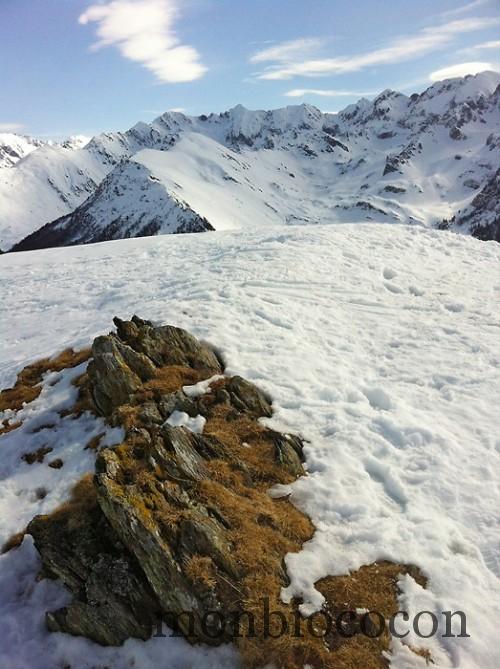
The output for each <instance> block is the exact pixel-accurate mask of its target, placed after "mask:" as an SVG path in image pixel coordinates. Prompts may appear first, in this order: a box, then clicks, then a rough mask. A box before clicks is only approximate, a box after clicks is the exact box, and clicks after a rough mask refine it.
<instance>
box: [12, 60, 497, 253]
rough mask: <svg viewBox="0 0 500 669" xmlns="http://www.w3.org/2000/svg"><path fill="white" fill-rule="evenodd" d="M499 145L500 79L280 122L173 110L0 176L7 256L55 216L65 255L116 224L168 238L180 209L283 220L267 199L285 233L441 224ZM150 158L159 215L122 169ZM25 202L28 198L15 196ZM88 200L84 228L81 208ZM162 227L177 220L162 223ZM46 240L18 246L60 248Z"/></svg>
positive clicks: (309, 112) (278, 113)
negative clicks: (372, 224)
mask: <svg viewBox="0 0 500 669" xmlns="http://www.w3.org/2000/svg"><path fill="white" fill-rule="evenodd" d="M194 135H197V136H198V138H197V139H194V138H193V137H194ZM200 136H201V137H200ZM499 142H500V75H499V74H496V73H493V72H484V73H482V74H478V75H475V76H468V77H465V78H462V79H451V80H447V81H444V82H439V83H436V84H433V85H432V86H431V87H430V88H428V89H427V90H426V91H424V92H423V93H422V94H421V95H418V94H415V95H412V96H410V97H407V96H405V95H402V94H400V93H396V92H394V91H389V90H387V91H384V92H383V93H381V94H380V95H379V96H377V97H376V98H375V99H374V100H372V101H369V100H366V99H362V100H360V101H359V102H358V103H356V104H355V105H350V106H349V107H347V109H345V110H344V111H342V112H340V113H339V114H323V113H321V112H320V111H319V110H318V109H316V108H315V107H312V106H311V105H300V106H292V107H286V108H284V109H277V110H274V111H249V110H247V109H245V108H243V107H242V106H241V105H239V106H237V107H235V108H233V109H231V110H229V111H227V112H224V113H223V114H211V115H210V116H204V115H202V116H199V117H188V116H184V115H183V114H180V113H175V112H174V113H166V114H163V115H162V116H160V117H159V118H158V119H156V120H155V121H154V122H153V123H151V124H149V125H147V124H145V123H138V124H137V125H136V126H134V127H133V128H132V129H131V130H129V131H127V132H125V133H111V134H104V135H100V136H98V137H95V138H94V139H92V140H91V141H90V142H89V143H88V144H87V145H86V146H85V147H84V148H82V149H80V150H76V151H72V152H70V153H69V154H67V153H65V151H64V149H62V148H58V149H57V150H56V153H55V154H54V153H46V152H45V153H44V152H43V151H45V150H43V151H38V152H36V153H35V154H33V155H32V156H29V157H28V158H27V159H26V160H24V161H22V163H21V164H19V165H18V167H17V168H16V169H15V170H9V171H8V174H7V178H3V183H2V174H0V248H4V250H5V249H6V248H10V247H11V246H12V245H13V244H14V243H16V242H18V241H19V240H21V239H22V238H23V237H25V236H26V235H28V234H29V233H31V232H33V231H34V230H37V229H38V228H40V227H41V226H42V225H44V224H46V223H47V222H50V221H53V220H55V219H61V217H65V218H64V219H63V220H57V222H56V224H55V229H57V239H58V243H59V244H71V243H78V242H86V241H95V240H98V239H103V238H104V237H103V236H102V235H101V232H102V230H103V229H106V228H109V227H110V226H111V229H112V231H113V233H112V235H111V237H124V236H127V235H137V234H145V232H144V230H145V229H146V230H147V229H149V230H151V231H152V232H151V233H150V234H157V233H162V232H173V231H175V230H176V226H175V221H176V220H177V218H178V217H179V216H181V214H180V213H179V212H178V211H177V208H178V206H181V208H183V209H186V208H188V209H190V210H192V211H193V215H198V216H201V217H207V218H208V220H209V222H210V224H211V225H212V227H214V228H215V229H219V228H220V227H227V223H226V221H227V220H229V219H231V221H232V223H231V225H232V226H236V225H238V226H243V227H247V226H252V225H264V224H266V221H267V220H268V219H269V216H271V218H274V217H275V216H274V215H273V214H269V212H268V211H267V208H268V207H269V206H271V207H273V206H274V204H273V202H277V203H278V204H279V206H278V207H276V208H277V212H276V217H278V218H279V219H280V221H281V222H285V223H308V222H315V223H316V222H335V221H341V222H349V221H356V220H359V219H363V220H373V221H380V222H382V221H383V222H413V223H417V224H420V225H435V224H437V223H439V222H440V221H442V220H443V219H449V218H451V217H452V216H453V215H455V214H456V213H457V211H458V210H460V209H464V208H465V207H466V206H467V205H468V204H469V203H470V202H471V200H472V199H473V198H474V196H475V195H476V194H477V193H478V192H479V190H480V189H481V188H482V187H483V186H484V184H485V183H486V182H487V180H488V179H489V178H490V177H491V176H492V175H493V174H494V173H495V172H496V170H497V169H498V167H499V166H500V152H499V151H498V146H499ZM145 149H149V150H151V151H154V152H155V157H154V158H153V157H152V156H153V154H150V155H149V158H148V160H150V161H152V164H151V165H149V166H148V165H145V166H146V167H147V169H149V170H150V171H151V170H152V175H153V176H154V177H155V178H156V179H159V182H155V183H160V184H161V185H162V188H164V190H165V194H164V196H163V197H162V198H160V201H161V202H160V208H158V207H157V205H158V204H159V202H158V200H157V198H156V197H152V198H151V200H150V202H149V204H148V203H147V202H146V201H145V199H144V198H143V197H142V196H143V195H144V185H145V182H144V181H143V180H141V179H131V178H130V179H129V176H130V175H131V174H133V173H134V171H133V169H130V170H129V169H124V168H123V165H122V164H121V163H123V162H125V163H127V162H139V163H141V161H142V160H143V158H144V156H145V155H146V154H144V153H143V151H144V150H145ZM172 151H175V156H176V159H175V160H174V159H173V158H172V157H171V156H170V155H169V154H171V153H172ZM184 152H185V155H184ZM136 154H139V157H137V156H136ZM235 154H237V155H235ZM141 156H142V157H141ZM235 160H236V161H237V164H239V165H240V167H241V165H243V164H248V165H249V166H250V167H248V169H247V168H244V169H245V177H244V178H238V176H236V177H234V178H235V179H236V181H237V182H239V184H240V186H241V187H236V185H235V186H234V188H232V189H229V188H228V183H229V182H228V180H227V179H224V178H223V176H222V175H223V174H227V175H231V174H232V173H233V172H234V167H236V164H235V163H234V161H235ZM42 162H43V166H42V165H41V163H42ZM242 169H243V168H242ZM237 171H238V173H239V174H240V177H241V175H242V174H243V172H241V170H240V168H238V169H237ZM18 172H19V174H17V173H18ZM110 172H113V174H112V176H111V177H110V178H109V179H108V180H107V181H106V183H105V184H101V181H102V180H103V179H104V177H105V176H107V175H108V174H109V173H110ZM200 179H201V180H206V183H207V188H208V191H207V190H206V188H205V185H203V186H202V187H201V188H200V193H198V190H197V189H196V188H194V189H193V188H187V189H185V190H184V191H183V193H182V194H179V189H177V188H176V187H175V184H176V183H177V184H181V183H183V182H186V183H194V182H195V181H198V182H199V181H200ZM153 181H154V179H153ZM232 183H234V182H232ZM99 184H101V186H102V188H99V190H98V191H97V187H98V185H99ZM116 186H117V191H118V193H119V195H116V196H115V190H114V189H115V187H116ZM103 188H104V189H105V190H106V193H103ZM18 191H19V192H20V193H21V195H22V197H18V198H16V197H15V196H14V195H13V194H14V193H15V192H18ZM205 192H206V193H209V197H210V198H211V199H212V200H213V202H212V205H211V206H209V208H208V209H207V208H206V207H205V208H203V207H202V209H203V210H199V209H198V204H199V201H200V197H198V195H200V196H201V193H205ZM124 193H126V194H127V195H126V199H127V200H128V201H129V202H136V201H137V202H138V206H137V208H136V209H134V211H132V212H131V216H132V218H133V223H132V225H131V224H129V222H127V220H126V219H124V217H123V215H122V213H120V212H121V211H122V204H120V203H119V202H118V198H122V203H123V202H124V201H125V200H124V199H123V195H124ZM229 193H231V197H230V196H229ZM233 195H234V197H235V198H236V200H239V204H238V205H236V204H235V203H234V202H232V197H233ZM87 198H90V199H89V200H88V201H86V200H87ZM202 199H203V198H202ZM179 200H180V201H181V202H182V205H179ZM229 200H231V202H228V201H229ZM104 202H106V203H107V204H106V206H105V205H104ZM167 202H168V204H167ZM83 203H84V211H85V223H82V221H83V214H82V209H78V207H80V205H82V204H83ZM165 207H166V208H165ZM75 209H76V211H75ZM235 210H237V212H238V215H237V216H236V217H235V216H234V214H235ZM207 211H208V212H209V213H210V214H211V216H208V215H207ZM262 211H264V212H265V213H266V214H267V215H264V216H262ZM87 214H88V215H87ZM94 214H95V215H97V214H98V216H99V221H98V224H97V225H96V222H95V215H94ZM165 216H166V217H167V218H168V219H169V220H168V221H167V222H166V223H165V225H164V226H163V227H162V226H159V225H158V220H159V218H162V219H163V218H164V217H165ZM137 221H140V222H139V223H138V222H137ZM87 226H88V229H85V228H86V227H87ZM148 226H149V228H148ZM77 228H78V233H77V235H76V236H75V230H76V229H77ZM96 228H98V230H97V233H96ZM66 229H67V234H65V230H66ZM51 230H52V228H49V229H48V230H47V229H46V230H45V231H44V232H43V234H41V235H39V236H35V237H34V238H31V239H28V240H27V241H26V243H24V244H21V246H20V247H19V248H21V249H22V248H24V249H27V248H33V247H36V246H43V245H46V244H47V243H49V240H52V241H50V243H54V242H53V240H54V236H52V235H51V234H47V232H49V233H50V232H51ZM108 236H109V235H108Z"/></svg>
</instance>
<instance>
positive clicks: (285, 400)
mask: <svg viewBox="0 0 500 669" xmlns="http://www.w3.org/2000/svg"><path fill="white" fill-rule="evenodd" d="M499 263H500V246H498V244H496V243H493V242H479V241H477V240H475V239H472V238H468V237H465V236H461V235H453V234H452V233H448V232H438V231H433V230H428V229H425V228H419V227H415V226H403V225H394V226H391V227H390V228H389V227H387V226H384V225H377V224H370V225H366V224H365V225H364V224H361V223H358V224H354V225H330V226H319V225H318V226H314V227H312V226H308V227H294V228H283V226H273V225H269V226H268V227H267V229H260V230H253V231H246V232H245V234H244V235H242V234H241V232H240V231H237V232H233V231H227V232H218V233H216V234H215V233H213V234H207V235H184V236H170V237H161V238H145V239H135V240H121V241H117V242H107V243H104V244H97V245H93V246H81V247H74V248H66V249H49V250H45V251H36V252H30V253H19V254H9V255H6V256H2V257H0V291H1V292H0V300H1V302H0V303H1V304H2V308H3V311H4V314H5V317H4V318H3V319H1V320H0V335H1V340H2V342H3V344H4V346H3V350H2V353H1V357H0V386H2V387H6V386H8V385H10V384H12V383H13V381H14V380H15V375H16V373H17V372H18V371H19V370H20V369H21V368H22V367H23V366H24V365H25V364H26V363H28V362H30V361H32V360H34V359H36V358H40V357H43V356H47V355H51V354H54V353H57V352H58V351H60V350H61V349H63V348H64V347H67V346H70V345H71V346H75V347H78V346H84V345H88V344H89V342H90V341H91V339H92V338H93V337H94V336H95V335H97V334H101V333H104V332H107V331H109V328H110V324H111V318H112V316H114V315H119V316H120V317H122V318H127V317H130V316H131V315H132V314H133V313H137V314H138V315H140V316H141V317H143V318H148V319H152V320H154V321H156V322H158V323H170V324H173V325H176V326H180V327H184V328H187V329H188V330H189V331H191V332H193V333H194V334H195V335H197V336H199V337H201V338H203V339H205V340H207V341H211V342H212V343H213V344H214V345H216V346H217V347H218V349H219V350H220V351H221V352H222V354H223V356H224V358H225V360H226V361H227V365H228V368H227V373H229V374H235V373H238V374H240V375H242V376H243V377H245V378H248V379H250V380H252V381H254V382H255V383H257V384H258V385H259V386H260V387H262V388H263V389H264V390H265V391H267V392H268V393H269V394H270V395H271V396H272V397H273V406H274V410H275V414H274V417H273V418H272V419H271V420H270V421H269V423H270V424H271V425H273V426H274V427H276V428H277V429H281V430H285V431H288V432H300V433H301V434H302V435H303V436H304V437H305V438H307V439H308V440H309V442H308V445H307V446H306V457H307V470H308V474H307V476H305V477H302V478H300V479H299V480H298V481H297V482H295V483H294V484H292V485H291V486H287V487H285V488H284V489H283V487H280V488H278V489H275V490H273V493H272V494H283V492H291V493H292V495H291V499H292V501H293V502H294V503H295V504H297V505H298V506H299V507H300V508H301V509H303V510H304V511H306V512H307V513H308V514H309V515H310V517H311V518H312V520H313V521H314V524H315V526H316V528H317V531H316V533H315V536H314V538H313V539H312V540H311V541H310V542H309V543H307V544H306V545H305V546H304V547H303V549H302V550H301V551H300V552H299V553H298V554H294V555H288V556H287V559H286V563H287V568H288V573H289V576H290V578H291V585H290V587H289V588H287V589H286V590H285V591H284V592H283V597H285V598H287V597H290V596H291V595H293V594H298V595H300V596H302V597H303V600H304V610H305V611H306V612H308V611H311V610H313V609H314V608H317V607H319V606H320V605H321V596H320V595H319V593H318V592H317V591H316V590H315V588H314V582H315V581H317V579H319V578H321V577H323V576H325V575H327V574H342V573H346V572H348V571H349V570H353V569H356V568H358V567H359V566H361V565H363V564H367V563H371V562H372V561H374V560H380V559H390V560H396V561H401V562H410V563H414V564H417V565H418V566H419V567H420V568H421V569H422V571H423V572H424V573H425V574H426V575H427V577H428V578H429V585H428V589H427V590H423V589H422V588H420V586H418V585H417V584H416V583H415V581H413V580H412V579H411V578H410V577H404V578H402V579H401V582H400V585H401V588H402V596H401V602H400V603H401V607H402V608H404V609H406V610H408V611H409V612H410V613H416V612H417V611H419V610H422V609H425V610H429V611H434V612H437V614H438V617H439V618H440V620H441V616H440V612H441V611H444V610H452V611H454V610H457V609H460V610H463V611H464V612H465V613H466V615H467V631H468V633H469V634H470V635H471V636H470V638H464V639H456V638H452V639H443V638H441V637H440V636H437V637H435V638H433V639H429V640H420V639H416V638H414V637H413V636H410V637H408V638H407V639H406V640H405V641H408V642H410V643H412V644H414V645H416V646H425V647H428V648H429V649H430V650H431V652H432V656H433V659H434V662H435V664H434V665H433V666H435V667H436V669H437V668H441V667H443V668H448V667H459V668H460V669H497V667H498V656H499V654H500V640H499V635H498V629H497V627H498V621H497V619H496V613H495V612H497V611H498V610H500V538H499V537H500V520H499V517H498V509H499V505H500V504H499V503H500V439H499V436H498V406H499V404H500V356H499V351H500V321H499V317H498V314H499V312H498V297H499V292H500V271H499ZM74 373H77V371H76V370H75V371H74ZM62 377H63V378H62V380H61V381H60V383H59V384H56V386H54V387H53V388H52V390H50V389H49V388H47V393H50V392H52V391H53V392H55V391H56V389H57V388H58V386H59V387H60V388H61V391H62V390H63V389H64V387H65V386H64V385H60V384H61V383H64V379H66V381H67V379H68V378H69V377H68V373H62ZM54 401H56V400H55V399H54ZM57 401H59V400H57ZM39 402H41V403H42V406H44V407H46V411H47V412H49V411H50V410H51V406H53V405H51V404H50V403H49V398H48V396H45V395H44V396H43V397H42V396H40V399H39ZM50 402H52V400H50ZM27 410H28V409H27ZM83 420H84V422H83V423H82V429H83V427H84V425H85V421H86V420H87V419H83ZM89 426H90V428H89V429H91V430H94V429H97V427H96V426H95V425H94V424H93V423H92V422H90V423H89ZM22 429H23V430H24V432H23V433H22V437H23V444H21V443H17V444H16V440H17V439H21V437H16V432H15V431H14V432H12V433H9V434H8V435H4V436H3V437H0V441H1V442H2V443H1V444H0V448H1V450H2V453H3V454H7V456H5V455H4V456H3V457H6V460H5V467H6V468H7V471H6V473H5V476H6V479H5V482H4V483H3V485H2V487H1V488H0V505H1V506H0V511H1V513H2V516H5V517H7V518H8V527H6V528H5V531H6V532H7V530H8V531H10V530H11V529H21V528H22V526H23V523H24V522H25V521H26V519H27V517H28V515H29V514H28V512H27V509H28V505H29V504H31V502H30V501H29V495H28V496H27V499H24V496H22V495H19V497H18V501H17V504H15V503H14V502H13V499H14V498H13V495H14V492H15V491H19V490H21V489H24V488H26V489H28V487H30V486H31V485H32V483H31V479H30V480H29V481H28V480H26V479H25V478H23V477H25V476H27V475H28V474H32V473H33V472H44V474H43V475H44V476H46V475H47V476H49V475H50V476H51V477H52V478H51V482H50V485H51V490H52V492H51V495H52V497H51V498H50V499H49V500H48V501H46V502H45V504H46V506H45V507H44V509H47V508H48V507H49V506H50V507H52V505H53V504H55V503H56V501H57V499H58V498H62V497H64V495H66V494H67V490H68V483H69V481H68V480H66V477H65V476H64V472H65V468H63V469H62V470H60V471H55V470H50V472H49V473H48V474H46V473H45V470H46V469H47V467H46V465H45V464H35V465H32V466H31V468H28V466H27V465H26V464H25V463H24V462H22V461H21V460H20V459H19V458H20V456H21V454H22V452H24V450H31V443H32V442H31V440H32V439H35V438H37V437H36V434H35V435H33V436H29V434H28V432H29V430H28V426H26V428H22ZM92 433H93V432H92ZM61 434H62V433H61ZM65 434H66V433H65ZM69 436H70V435H69V433H68V441H67V442H66V441H63V442H62V444H61V447H62V448H69V449H73V448H74V445H73V446H71V443H70V441H69ZM24 440H26V441H24ZM28 443H29V444H30V448H29V449H28V448H27V444H28ZM33 443H34V442H33ZM65 443H67V445H66V446H65V445H64V444H65ZM70 452H71V453H72V454H73V455H71V458H72V460H71V462H72V463H73V464H72V470H71V475H73V473H74V474H75V475H76V473H77V469H78V470H79V472H80V473H81V472H83V471H85V470H87V469H89V468H90V467H91V462H90V458H89V457H88V454H87V452H85V454H79V455H78V454H77V452H76V451H74V450H71V451H70ZM17 456H19V458H18V457H17ZM33 468H34V469H33ZM44 468H45V469H44ZM25 472H27V473H25ZM61 472H62V473H61ZM36 475H37V476H41V475H42V474H41V473H40V474H38V473H37V474H36ZM33 485H34V483H33ZM46 499H47V498H46ZM31 509H32V510H33V511H34V512H37V511H38V510H39V509H38V506H37V505H36V504H32V506H31V507H30V510H31ZM38 567H39V560H38V558H37V556H36V552H35V551H34V548H33V546H32V543H31V540H30V539H29V538H26V539H25V541H24V543H23V545H22V547H21V548H20V549H18V550H15V551H11V552H10V553H8V554H6V555H4V556H1V557H0V593H1V595H0V621H1V622H0V628H1V630H0V666H2V667H3V666H5V667H14V666H15V667H16V669H18V668H19V669H24V668H26V669H28V668H29V669H46V667H47V666H49V665H50V666H64V664H70V665H72V666H75V667H79V668H80V667H81V668H89V669H90V667H94V666H96V665H98V666H100V665H106V666H108V667H111V669H122V667H126V666H132V664H133V663H134V662H135V666H138V667H141V669H156V668H157V667H158V666H160V665H161V666H168V667H171V668H172V669H187V668H188V667H194V666H197V667H203V668H204V669H205V668H209V667H227V668H230V667H231V668H235V667H238V666H239V664H238V658H237V654H236V653H235V651H234V650H233V649H232V648H230V647H223V648H218V649H207V648H204V647H200V646H198V647H192V646H189V645H188V644H187V643H185V642H184V641H183V640H181V639H171V638H162V639H153V640H150V641H148V642H146V643H143V642H138V641H131V640H129V641H128V642H127V643H126V644H125V645H124V646H123V647H122V648H102V647H99V646H97V645H95V644H93V643H91V642H89V641H87V640H84V639H75V638H72V637H68V636H65V635H61V634H55V635H50V634H48V633H47V632H46V631H45V629H44V626H43V612H44V611H45V610H47V609H50V608H55V607H57V606H60V605H62V603H63V602H65V601H66V600H67V594H66V593H65V592H64V591H63V589H62V587H61V586H60V585H58V584H57V583H53V582H47V581H41V582H36V581H35V576H36V573H37V569H38ZM423 666H425V662H424V660H421V659H418V658H417V657H416V656H415V655H413V654H411V653H410V651H409V650H408V649H407V647H405V646H403V645H402V644H401V643H399V642H398V643H397V644H395V645H394V655H393V658H392V662H391V667H392V668H393V669H394V668H396V669H403V668H405V669H407V668H409V667H423Z"/></svg>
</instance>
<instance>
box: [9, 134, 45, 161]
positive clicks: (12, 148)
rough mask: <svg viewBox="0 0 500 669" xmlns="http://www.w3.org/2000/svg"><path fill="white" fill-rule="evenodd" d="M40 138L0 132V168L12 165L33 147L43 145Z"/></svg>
mask: <svg viewBox="0 0 500 669" xmlns="http://www.w3.org/2000/svg"><path fill="white" fill-rule="evenodd" d="M43 145H44V142H43V141H42V140H41V139H35V138H34V137H28V136H27V135H17V134H15V133H12V132H2V133H0V169H1V168H2V167H12V166H13V165H15V164H16V163H17V162H18V161H19V160H21V158H24V157H25V156H27V155H28V154H29V153H31V152H32V151H35V149H38V148H39V147H41V146H43Z"/></svg>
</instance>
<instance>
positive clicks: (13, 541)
mask: <svg viewBox="0 0 500 669" xmlns="http://www.w3.org/2000/svg"><path fill="white" fill-rule="evenodd" d="M25 534H26V530H23V531H22V532H17V533H16V534H13V535H12V536H11V537H9V539H7V541H6V542H5V543H4V545H3V546H2V548H1V549H0V555H3V554H4V553H8V552H9V551H11V550H12V549H13V548H19V546H20V545H21V544H22V543H23V539H24V535H25Z"/></svg>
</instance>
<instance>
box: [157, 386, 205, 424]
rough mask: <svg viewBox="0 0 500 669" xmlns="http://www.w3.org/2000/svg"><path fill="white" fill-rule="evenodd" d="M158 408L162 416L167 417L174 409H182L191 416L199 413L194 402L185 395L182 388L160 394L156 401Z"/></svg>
mask: <svg viewBox="0 0 500 669" xmlns="http://www.w3.org/2000/svg"><path fill="white" fill-rule="evenodd" d="M158 409H159V411H160V413H161V415H162V416H163V417H164V418H168V417H169V416H170V414H172V413H173V412H174V411H184V412H185V413H187V414H188V415H189V416H191V417H194V416H196V415H198V413H200V412H199V410H198V407H197V406H196V403H195V402H193V401H192V400H191V399H190V398H189V397H188V396H187V395H185V394H184V393H183V392H182V390H177V391H176V392H175V393H169V394H167V395H162V397H161V398H160V400H159V401H158Z"/></svg>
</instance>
